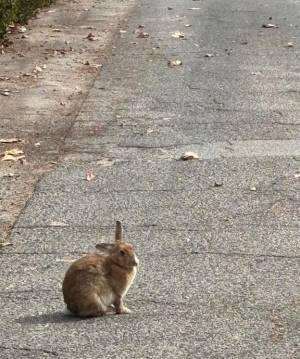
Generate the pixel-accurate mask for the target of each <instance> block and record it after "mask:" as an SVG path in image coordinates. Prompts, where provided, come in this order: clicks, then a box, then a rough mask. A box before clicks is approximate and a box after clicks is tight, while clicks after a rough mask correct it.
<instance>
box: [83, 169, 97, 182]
mask: <svg viewBox="0 0 300 359" xmlns="http://www.w3.org/2000/svg"><path fill="white" fill-rule="evenodd" d="M95 178H96V176H95V175H94V173H93V172H92V171H87V173H86V174H85V179H86V180H87V181H93V180H94V179H95Z"/></svg>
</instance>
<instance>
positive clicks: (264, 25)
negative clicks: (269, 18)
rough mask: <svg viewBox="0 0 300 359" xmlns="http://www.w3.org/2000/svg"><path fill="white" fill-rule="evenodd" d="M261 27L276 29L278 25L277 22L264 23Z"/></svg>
mask: <svg viewBox="0 0 300 359" xmlns="http://www.w3.org/2000/svg"><path fill="white" fill-rule="evenodd" d="M261 27H264V28H265V29H276V28H278V25H275V24H262V26H261Z"/></svg>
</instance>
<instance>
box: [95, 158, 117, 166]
mask: <svg viewBox="0 0 300 359" xmlns="http://www.w3.org/2000/svg"><path fill="white" fill-rule="evenodd" d="M114 163H115V160H112V159H109V158H103V159H102V160H100V161H98V162H97V165H100V166H104V167H111V166H113V165H114Z"/></svg>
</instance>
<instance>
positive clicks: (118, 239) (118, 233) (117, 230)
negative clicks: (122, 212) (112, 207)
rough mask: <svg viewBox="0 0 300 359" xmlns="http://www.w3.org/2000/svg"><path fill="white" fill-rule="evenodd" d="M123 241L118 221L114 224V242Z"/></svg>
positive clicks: (120, 225)
mask: <svg viewBox="0 0 300 359" xmlns="http://www.w3.org/2000/svg"><path fill="white" fill-rule="evenodd" d="M122 241H123V229H122V224H121V222H120V221H117V222H116V233H115V242H122Z"/></svg>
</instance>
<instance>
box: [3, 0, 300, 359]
mask: <svg viewBox="0 0 300 359" xmlns="http://www.w3.org/2000/svg"><path fill="white" fill-rule="evenodd" d="M168 7H170V8H172V9H169V10H168ZM190 8H193V9H192V10H189V9H190ZM269 17H272V19H269ZM299 18H300V3H299V2H298V1H291V0H284V1H283V0H280V1H279V0H266V1H264V2H263V4H262V2H261V1H258V0H252V1H250V0H248V1H246V0H243V1H242V0H227V1H223V0H222V1H221V0H202V1H192V0H173V1H162V0H161V1H160V0H156V1H149V0H148V1H145V0H140V1H137V2H136V6H135V7H134V10H133V11H132V12H131V13H130V14H128V23H127V25H126V26H125V25H124V26H122V29H121V30H122V31H121V33H120V34H116V36H115V39H114V44H113V50H112V53H111V55H110V57H109V59H108V61H107V63H106V64H105V66H104V67H103V69H102V71H101V73H100V75H99V78H98V79H97V80H96V82H95V84H94V87H93V89H92V90H91V91H90V93H89V96H88V97H87V100H86V101H85V103H84V105H83V107H82V109H81V111H80V113H79V115H78V119H77V121H76V123H75V126H74V127H73V129H72V131H71V132H70V134H69V136H68V137H67V138H66V143H65V158H64V160H63V161H62V162H61V163H60V164H59V165H58V166H57V168H56V169H55V170H53V171H52V172H51V173H49V174H48V175H47V176H45V177H44V178H43V179H42V180H41V181H40V182H39V184H38V185H37V187H36V190H35V193H34V195H33V196H32V198H31V199H30V201H29V202H28V203H27V206H26V208H25V209H24V211H23V213H22V214H21V215H20V217H19V219H18V222H17V223H16V225H15V228H14V231H13V237H12V240H13V243H14V246H13V247H11V248H7V249H6V250H5V252H3V253H2V254H1V263H0V270H1V274H2V278H1V283H0V286H1V287H0V298H1V300H0V305H1V317H0V332H1V339H0V350H1V352H0V357H1V358H23V357H24V358H55V357H59V358H139V359H140V358H203V359H209V358H247V359H248V358H260V359H262V358H268V359H270V358H272V359H273V358H274V359H275V358H276V359H277V358H278V359H283V358H284V359H285V358H287V359H296V358H300V352H299V345H300V340H299V338H300V333H299V324H300V323H299V321H300V311H299V307H300V290H299V278H300V263H299V257H300V245H299V214H300V213H299V212H300V211H299V200H300V197H299V194H300V191H299V183H300V177H299V173H300V169H299V164H300V140H299V125H300V121H299V115H300V102H299V93H300V88H299V50H298V44H297V39H298V38H299V32H300V30H299V27H298V25H299ZM267 23H273V24H276V25H278V28H262V24H267ZM187 24H189V25H191V26H190V27H186V26H185V25H187ZM139 25H144V28H141V29H139V31H143V32H146V33H149V37H148V38H138V37H137V33H136V32H135V30H136V29H138V27H139ZM124 31H126V32H124ZM175 31H182V32H184V33H185V39H176V38H173V37H172V34H173V33H174V32H175ZM289 42H293V43H294V47H288V46H287V44H288V43H289ZM205 54H213V55H214V56H212V57H205ZM176 59H178V60H181V61H182V65H181V66H178V67H169V66H168V61H170V60H176ZM185 151H194V152H197V153H198V155H199V157H200V159H199V160H192V161H181V160H180V159H179V158H180V156H181V154H182V153H183V152H185ZM87 171H93V173H94V174H95V176H96V178H95V180H94V181H90V182H87V181H85V175H86V172H87ZM216 184H217V185H216ZM116 219H118V220H121V221H122V222H123V224H124V225H125V228H126V238H127V239H128V241H130V242H132V243H134V244H135V245H136V247H137V249H138V254H139V258H140V269H139V273H138V276H137V280H136V282H135V284H134V285H133V287H132V288H131V289H130V291H129V293H128V297H127V304H128V306H129V308H131V309H132V311H133V313H132V314H131V315H126V316H125V315H124V316H112V315H109V316H106V317H103V318H95V319H88V320H78V319H74V318H72V317H70V316H68V315H66V314H65V313H64V304H63V300H62V294H61V282H62V279H63V276H64V272H65V270H66V269H67V267H68V266H69V264H70V263H69V261H70V260H72V258H76V257H78V256H79V255H80V254H81V253H84V252H87V251H90V250H92V249H93V246H94V244H95V243H97V242H100V241H107V240H111V239H112V238H113V228H114V222H115V220H116Z"/></svg>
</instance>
